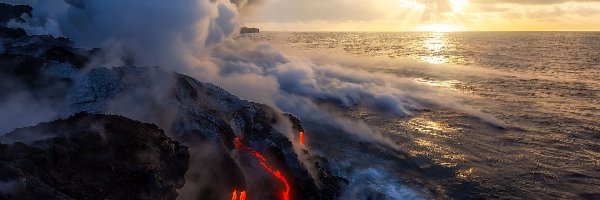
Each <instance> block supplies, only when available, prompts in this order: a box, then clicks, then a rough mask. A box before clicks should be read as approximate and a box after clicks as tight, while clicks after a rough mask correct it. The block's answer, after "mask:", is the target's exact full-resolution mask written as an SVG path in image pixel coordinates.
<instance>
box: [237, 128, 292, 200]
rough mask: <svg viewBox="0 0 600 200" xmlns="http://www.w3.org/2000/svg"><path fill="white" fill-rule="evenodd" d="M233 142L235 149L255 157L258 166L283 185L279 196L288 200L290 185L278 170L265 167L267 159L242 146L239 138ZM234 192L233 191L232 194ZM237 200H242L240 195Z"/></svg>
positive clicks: (244, 193) (283, 199) (244, 194)
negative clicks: (283, 188) (283, 187)
mask: <svg viewBox="0 0 600 200" xmlns="http://www.w3.org/2000/svg"><path fill="white" fill-rule="evenodd" d="M233 141H234V142H235V148H237V149H241V150H244V151H246V152H248V153H250V154H251V155H253V156H254V157H256V158H257V159H258V160H259V163H260V166H262V167H263V168H265V169H266V170H267V171H268V172H269V173H271V174H272V175H273V176H275V177H276V178H277V179H279V180H281V182H283V184H284V185H285V190H283V191H280V192H279V195H280V198H281V199H282V200H289V199H290V185H289V184H288V181H287V179H286V178H285V176H283V174H282V173H281V172H280V171H279V170H276V169H273V167H271V166H269V165H267V163H266V162H267V159H266V158H265V157H264V156H263V155H261V154H260V153H258V152H257V151H255V150H254V149H251V148H249V147H247V146H244V144H242V141H241V139H240V138H237V137H236V138H234V139H233ZM235 192H236V191H234V193H235ZM242 194H243V198H244V199H243V200H245V199H246V192H245V191H244V192H243V193H242ZM232 200H237V199H234V198H233V197H232ZM239 200H242V195H240V199H239Z"/></svg>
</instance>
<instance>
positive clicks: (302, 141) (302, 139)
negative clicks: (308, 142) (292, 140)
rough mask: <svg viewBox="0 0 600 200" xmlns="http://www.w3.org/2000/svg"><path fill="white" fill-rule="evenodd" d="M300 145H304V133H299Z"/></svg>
mask: <svg viewBox="0 0 600 200" xmlns="http://www.w3.org/2000/svg"><path fill="white" fill-rule="evenodd" d="M300 144H304V132H303V131H300Z"/></svg>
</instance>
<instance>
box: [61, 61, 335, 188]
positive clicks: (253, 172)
mask: <svg viewBox="0 0 600 200" xmlns="http://www.w3.org/2000/svg"><path fill="white" fill-rule="evenodd" d="M68 99H69V102H70V104H71V105H72V106H71V109H72V110H71V111H70V112H81V111H85V112H93V113H105V112H108V113H115V114H122V115H125V116H129V117H133V118H134V119H139V120H142V121H151V122H153V123H157V124H162V125H161V127H171V131H172V137H174V138H177V139H178V140H179V141H182V142H185V143H186V144H189V145H190V146H191V147H192V148H193V147H194V146H195V145H197V144H198V143H199V142H200V141H202V142H203V141H212V142H217V143H216V144H220V145H222V148H220V149H219V150H217V151H216V153H217V154H220V155H221V156H223V157H230V158H231V159H223V160H222V161H221V163H212V164H214V165H218V166H229V168H231V169H226V168H223V169H222V170H223V171H221V173H226V174H235V175H234V176H230V177H225V178H224V179H229V180H236V179H242V180H244V179H245V180H246V182H247V181H250V182H252V183H243V184H239V182H240V181H237V182H238V184H235V183H233V182H236V181H229V182H232V184H229V185H225V186H221V187H225V188H229V190H233V189H235V188H247V187H248V189H249V190H252V189H253V186H252V185H254V184H255V182H262V183H263V185H270V186H266V187H262V186H261V187H255V188H254V189H253V190H255V191H257V190H260V193H264V194H263V195H258V196H257V194H256V193H254V197H256V198H252V199H273V198H275V196H273V195H272V194H273V193H276V190H278V189H281V186H280V184H279V183H278V180H277V179H273V178H272V177H271V175H269V174H268V173H267V172H266V171H265V170H264V169H261V168H260V167H257V163H258V162H255V161H252V159H250V158H248V157H247V156H244V153H243V152H241V151H238V150H236V149H235V148H234V144H233V141H234V138H236V137H239V138H241V142H242V143H244V144H245V145H247V146H248V147H250V148H252V149H254V150H256V151H258V152H261V153H262V154H263V155H264V156H265V157H266V158H267V159H268V160H269V163H270V165H273V166H274V167H275V168H276V169H278V170H279V171H281V172H282V174H284V176H285V177H287V178H288V180H289V181H290V182H291V183H292V184H291V187H292V189H291V196H293V197H295V198H296V199H332V198H334V197H335V196H336V194H338V193H339V187H340V185H339V184H340V183H342V182H343V181H341V178H339V177H334V176H332V175H331V174H330V173H329V171H328V169H327V168H326V166H327V165H323V162H326V160H324V159H321V160H320V163H321V166H320V167H318V166H317V168H319V170H320V173H321V176H320V177H319V179H318V180H314V179H313V178H312V176H311V175H310V174H309V173H308V170H307V167H308V166H305V165H306V164H310V165H319V162H314V163H302V162H301V161H300V159H299V158H298V155H297V154H296V153H295V151H294V147H293V145H292V143H291V142H290V140H289V139H288V138H287V137H286V136H285V135H284V133H281V132H280V130H277V129H276V128H275V125H276V124H278V123H283V121H286V120H287V121H290V122H294V121H291V120H290V118H288V117H287V116H285V115H281V114H279V113H278V112H277V111H275V110H273V109H272V108H270V107H269V106H266V105H262V104H257V103H252V102H248V101H244V100H241V99H239V98H238V97H236V96H234V95H231V94H230V93H228V92H226V91H225V90H223V89H221V88H219V87H217V86H215V85H212V84H207V83H202V82H199V81H197V80H195V79H193V78H191V77H189V76H185V75H181V74H176V73H168V72H165V71H163V70H160V69H159V68H153V67H150V68H146V67H143V68H139V67H115V68H111V69H108V68H97V69H92V70H91V71H89V72H88V73H87V74H85V76H84V77H83V81H82V82H81V83H80V84H78V85H76V86H75V87H74V89H73V92H72V93H71V94H70V95H69V98H68ZM137 100H139V101H137ZM142 101H143V102H142ZM132 106H133V107H137V108H132ZM136 110H142V111H144V112H138V111H136ZM173 112H175V113H173ZM169 115H170V117H169V120H166V121H165V117H164V116H169ZM295 123H297V122H295ZM294 127H295V128H293V130H294V132H295V133H296V134H297V133H298V132H299V131H300V130H301V128H300V127H299V125H295V126H294ZM240 154H241V155H240ZM304 154H306V156H309V157H310V156H311V155H310V153H308V152H306V151H305V152H304ZM240 156H241V157H240ZM192 157H194V155H192ZM244 157H246V158H244ZM234 160H236V161H237V162H233V161H234ZM240 160H241V161H240ZM240 162H242V163H240ZM253 162H254V163H253ZM202 164H203V165H204V164H205V163H202ZM231 166H234V167H231ZM310 167H311V168H315V166H310ZM257 174H258V175H257ZM236 176H237V177H236ZM244 177H245V178H244ZM224 181H225V182H228V181H227V180H224ZM242 182H243V181H242ZM265 190H266V191H267V192H265ZM269 190H272V191H271V192H269ZM255 191H254V192H255ZM220 192H221V193H226V194H228V191H227V189H226V190H223V191H220ZM208 193H214V191H212V192H208ZM197 195H198V196H201V197H205V198H206V195H207V194H197ZM208 196H209V197H214V198H215V199H219V198H224V197H223V196H218V195H216V196H215V195H208ZM249 196H250V195H249Z"/></svg>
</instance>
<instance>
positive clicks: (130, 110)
mask: <svg viewBox="0 0 600 200" xmlns="http://www.w3.org/2000/svg"><path fill="white" fill-rule="evenodd" d="M1 7H2V9H4V10H12V11H10V12H17V11H15V10H18V9H23V8H21V7H11V6H7V5H5V4H3V5H2V6H1ZM27 12H30V9H29V10H27V9H25V13H27ZM3 13H9V12H4V11H3ZM3 19H4V18H3ZM0 24H6V22H0ZM100 51H102V50H100V49H92V50H86V49H77V48H74V47H73V45H72V42H71V41H69V39H67V38H55V37H53V36H40V35H35V36H32V35H27V34H26V33H25V31H24V30H22V29H12V28H7V27H1V28H0V77H1V78H2V79H0V80H1V81H0V87H1V89H2V91H5V92H3V94H1V95H0V101H2V102H10V101H11V100H14V97H15V96H19V95H21V96H23V95H24V96H26V97H27V98H23V99H18V100H16V102H18V103H23V104H27V106H42V104H43V106H44V108H48V109H47V110H51V111H52V112H50V111H49V112H48V113H51V114H48V115H47V117H46V118H48V119H55V118H64V120H55V121H52V122H49V123H42V124H40V125H38V126H33V127H29V128H23V129H17V130H15V131H12V132H10V133H8V134H0V135H1V137H0V143H2V144H0V148H2V149H3V150H2V151H1V152H2V153H1V154H0V160H1V161H2V163H3V164H2V169H1V170H0V183H2V184H3V186H4V185H9V186H10V187H8V186H7V187H6V188H12V189H11V190H8V189H7V190H4V189H3V190H0V193H2V195H0V197H2V198H7V199H22V198H25V199H39V198H44V199H71V198H74V199H176V198H177V197H178V194H179V198H183V199H227V198H231V195H232V193H231V192H232V191H234V190H247V192H248V196H249V199H279V196H278V194H277V193H278V191H280V190H281V189H282V187H283V186H282V184H281V183H280V180H279V179H276V178H274V177H273V176H272V175H271V174H270V173H269V172H268V171H266V170H264V169H263V168H261V167H260V165H259V163H258V162H256V160H253V158H252V157H250V156H249V155H247V154H244V153H243V152H241V151H240V150H239V149H236V148H235V145H234V140H235V139H236V138H239V139H240V140H241V142H242V143H243V144H245V145H246V146H248V147H249V148H252V149H254V150H256V151H257V152H260V153H261V154H262V155H264V157H265V159H266V160H268V164H269V165H271V166H272V167H273V168H274V169H277V170H278V171H279V172H280V173H281V174H282V175H283V176H285V177H286V178H287V180H288V181H289V182H290V188H291V192H290V194H289V196H290V197H291V198H292V199H334V198H335V197H336V196H338V195H339V193H340V191H341V188H343V186H344V184H345V183H346V182H347V181H346V180H345V179H344V178H341V177H336V176H334V175H333V173H332V172H331V171H330V169H329V168H328V164H327V162H328V161H327V160H326V159H325V158H322V157H318V156H316V155H313V154H311V153H310V152H308V151H306V150H299V151H298V150H297V149H295V147H294V146H293V144H292V142H291V141H290V139H289V138H288V137H287V136H286V134H287V133H282V132H281V131H280V129H278V128H277V126H279V125H282V124H284V125H285V124H288V125H289V126H291V127H293V128H292V129H293V130H294V131H295V132H296V133H297V132H299V131H300V130H302V128H301V125H300V121H299V120H297V119H295V118H290V117H289V115H284V114H282V113H278V112H277V111H276V110H274V109H272V108H270V107H269V106H267V105H263V104H257V103H253V102H248V101H245V100H242V99H239V98H238V97H236V96H234V95H231V94H230V93H228V92H227V91H225V90H223V89H221V88H219V87H217V86H215V85H213V84H209V83H202V82H200V81H198V80H196V79H194V78H192V77H189V76H186V75H182V74H177V73H174V72H167V71H164V70H162V69H160V68H158V67H134V66H123V67H109V66H107V68H102V67H100V68H93V69H87V68H85V66H86V65H87V64H88V63H89V62H90V60H91V58H92V57H93V56H94V55H97V53H98V52H100ZM32 104H39V105H32ZM39 110H44V109H39ZM88 113H90V114H88ZM105 114H113V115H105ZM40 115H41V113H40ZM117 115H121V116H117ZM123 116H124V117H123ZM129 118H131V119H129ZM42 119H45V118H42ZM132 119H133V120H132ZM291 119H294V120H291ZM49 121H50V120H49ZM140 121H141V122H140ZM142 122H145V123H142ZM146 123H152V124H146ZM159 127H160V128H159ZM161 129H162V130H164V131H162V130H161ZM40 135H42V137H41V138H40ZM16 138H17V139H16ZM18 138H21V139H18ZM38 138H39V140H38ZM291 138H292V139H293V138H294V137H291ZM40 145H41V146H43V147H41V146H40ZM184 146H186V147H184ZM188 149H189V151H188ZM117 152H118V153H117ZM298 152H299V153H300V154H301V155H298ZM188 157H189V158H188ZM300 157H302V158H308V159H300ZM309 169H311V170H312V172H309ZM88 172H89V173H88ZM3 188H4V187H3Z"/></svg>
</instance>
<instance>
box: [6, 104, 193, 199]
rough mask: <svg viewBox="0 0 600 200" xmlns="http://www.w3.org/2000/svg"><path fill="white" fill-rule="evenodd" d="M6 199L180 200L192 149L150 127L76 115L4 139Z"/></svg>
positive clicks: (122, 120) (125, 120)
mask: <svg viewBox="0 0 600 200" xmlns="http://www.w3.org/2000/svg"><path fill="white" fill-rule="evenodd" d="M0 142H1V143H2V144H0V160H1V161H2V162H0V183H2V186H4V187H2V188H3V189H2V190H1V191H0V193H1V195H0V199H1V198H8V199H175V198H176V197H177V192H176V189H177V188H181V187H182V186H183V184H184V182H185V181H184V178H183V177H184V174H185V173H186V170H187V167H188V158H189V152H188V150H187V147H184V146H181V145H179V144H178V143H177V142H175V141H173V140H171V139H169V138H168V137H167V136H166V135H165V134H164V133H163V131H162V130H160V129H159V128H158V127H157V126H155V125H152V124H144V123H141V122H138V121H134V120H130V119H127V118H124V117H119V116H111V115H92V114H84V113H82V114H77V115H75V116H73V117H70V118H68V119H65V120H57V121H53V122H48V123H42V124H40V125H37V126H34V127H28V128H21V129H17V130H15V131H13V132H11V133H8V134H6V135H4V136H2V137H0Z"/></svg>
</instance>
